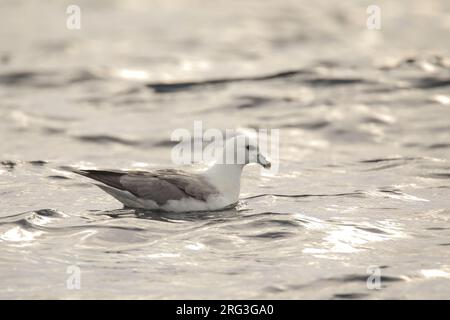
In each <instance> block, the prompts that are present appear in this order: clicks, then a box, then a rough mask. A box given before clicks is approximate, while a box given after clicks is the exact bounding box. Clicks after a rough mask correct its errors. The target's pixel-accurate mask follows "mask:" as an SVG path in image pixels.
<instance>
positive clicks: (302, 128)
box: [0, 0, 450, 299]
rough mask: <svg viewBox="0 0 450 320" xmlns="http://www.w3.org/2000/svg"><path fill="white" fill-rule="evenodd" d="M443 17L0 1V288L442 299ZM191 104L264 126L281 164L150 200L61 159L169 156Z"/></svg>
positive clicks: (39, 293)
mask: <svg viewBox="0 0 450 320" xmlns="http://www.w3.org/2000/svg"><path fill="white" fill-rule="evenodd" d="M373 4H374V5H377V6H379V8H380V10H381V11H380V12H381V29H380V30H369V29H368V28H367V25H366V22H367V19H368V18H369V14H367V12H366V10H367V8H368V6H369V5H373ZM69 5H77V6H79V8H80V10H81V28H80V29H73V30H71V29H68V28H67V27H66V24H67V19H68V18H69V16H70V14H68V13H66V10H67V7H68V6H69ZM449 31H450V2H449V1H445V0H440V1H438V0H430V1H395V2H393V1H377V2H376V3H373V1H352V2H345V3H343V2H342V3H337V2H331V1H322V0H316V1H314V2H311V1H299V0H295V1H275V0H273V1H256V0H246V1H219V0H213V1H211V0H208V1H206V0H202V1H200V0H171V1H156V0H155V1H153V0H152V1H144V0H141V1H139V0H128V1H125V0H121V1H111V0H108V1H106V0H104V1H102V0H97V1H92V0H90V1H87V0H86V1H76V2H75V1H70V2H68V1H21V0H14V1H13V0H2V1H1V2H0V138H1V139H0V161H1V165H0V199H1V201H0V247H1V248H2V249H1V251H2V257H1V258H0V286H1V287H2V288H7V289H6V290H2V292H0V297H3V298H17V297H31V298H55V297H56V298H103V297H107V298H120V297H128V298H130V297H135V298H205V297H206V298H231V297H235V298H236V297H239V298H311V297H312V298H327V299H328V298H338V299H340V298H344V299H345V298H417V297H419V298H429V297H430V298H431V297H432V298H450V291H449V288H450V286H449V281H450V280H449V279H450V265H449V261H450V259H449V258H450V255H449V250H448V246H449V245H450V233H449V230H450V210H449V208H450V200H449V189H450V183H449V178H450V162H449V151H450V74H449V70H450V52H449V51H450V40H449ZM195 120H201V121H203V126H204V128H205V129H207V128H218V129H221V130H225V129H235V128H255V129H258V128H268V129H280V144H281V145H280V172H279V173H278V174H276V175H274V174H265V175H263V176H262V177H261V176H260V171H259V169H257V168H255V167H250V168H248V169H247V168H246V170H245V173H244V176H243V179H242V198H243V202H242V203H241V204H240V206H239V207H238V209H236V210H231V211H226V212H222V213H208V214H206V215H200V216H197V215H191V216H189V217H183V216H179V215H168V216H165V217H164V218H161V217H159V216H152V215H150V216H141V215H139V214H136V213H135V212H129V211H124V212H122V211H120V210H119V211H117V210H116V209H118V208H119V207H120V205H119V203H117V202H115V201H114V200H113V199H112V198H110V197H109V196H108V195H106V194H104V193H102V192H101V191H100V190H98V189H96V188H95V187H93V186H91V185H90V184H89V183H87V182H86V181H85V180H83V179H82V178H78V177H74V176H73V175H70V174H68V173H66V172H64V171H62V170H60V166H61V165H69V164H70V165H79V166H97V167H106V168H134V169H152V168H156V167H168V166H172V163H171V160H170V150H171V147H172V146H173V142H171V141H170V134H171V133H172V131H173V130H174V129H176V128H187V129H193V122H194V121H195ZM254 196H256V197H255V198H249V199H247V200H245V198H246V197H254ZM111 210H112V211H111ZM111 212H113V213H111ZM168 222H172V223H168ZM387 243H389V245H387ZM69 265H78V266H80V267H81V270H82V275H83V276H82V277H83V278H82V285H81V286H82V289H81V290H75V291H73V290H68V289H67V288H66V284H65V281H66V277H67V274H66V267H67V266H69ZM371 265H375V266H379V267H380V268H381V270H382V274H383V275H386V277H385V279H387V280H386V281H385V282H383V281H382V284H383V287H382V289H381V290H369V289H368V288H367V287H366V277H367V272H366V268H367V267H369V266H371ZM30 266H32V267H30ZM194 272H195V274H196V277H195V279H192V273H194ZM194 280H195V282H194Z"/></svg>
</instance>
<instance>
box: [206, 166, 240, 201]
mask: <svg viewBox="0 0 450 320" xmlns="http://www.w3.org/2000/svg"><path fill="white" fill-rule="evenodd" d="M243 168H244V165H243V164H219V163H217V164H215V165H213V166H212V167H211V168H209V169H208V170H206V172H205V173H204V175H205V176H206V177H207V178H208V179H209V181H210V182H211V183H212V184H214V186H215V187H217V188H218V189H219V191H220V192H221V193H222V194H224V195H226V196H227V197H229V198H230V199H231V200H234V202H235V201H237V200H239V192H240V188H241V174H242V169H243Z"/></svg>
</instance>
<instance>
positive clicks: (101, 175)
mask: <svg viewBox="0 0 450 320" xmlns="http://www.w3.org/2000/svg"><path fill="white" fill-rule="evenodd" d="M73 171H74V172H75V173H78V174H81V175H83V176H86V177H88V178H91V179H93V180H96V181H99V182H101V183H103V184H105V185H108V186H110V187H113V188H116V189H119V190H123V191H128V192H130V193H132V194H133V195H134V196H136V197H138V198H140V199H145V200H153V201H155V202H156V203H157V204H158V205H164V204H165V203H167V201H169V200H180V199H183V198H189V197H192V198H195V199H198V200H202V201H206V199H207V198H208V196H210V195H211V194H217V193H218V191H217V189H216V188H214V187H213V186H212V185H211V184H209V183H208V182H207V181H206V180H205V179H204V177H202V176H200V175H197V174H191V173H187V172H184V171H181V170H174V169H164V170H155V171H152V172H147V171H113V170H111V171H103V170H73Z"/></svg>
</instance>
